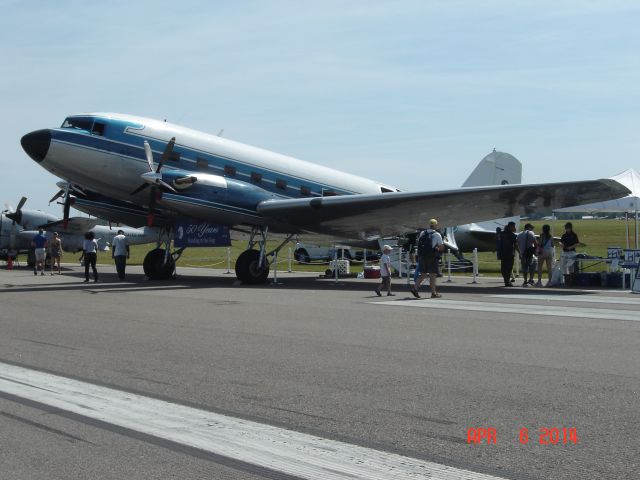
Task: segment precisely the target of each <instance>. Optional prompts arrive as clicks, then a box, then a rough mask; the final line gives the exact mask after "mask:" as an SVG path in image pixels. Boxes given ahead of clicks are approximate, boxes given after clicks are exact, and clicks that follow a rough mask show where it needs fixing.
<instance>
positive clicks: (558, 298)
mask: <svg viewBox="0 0 640 480" xmlns="http://www.w3.org/2000/svg"><path fill="white" fill-rule="evenodd" d="M487 297H491V298H505V299H508V298H513V299H514V300H529V301H531V300H544V301H547V302H577V303H608V304H613V305H636V306H637V307H639V308H640V298H639V297H635V298H625V297H605V296H598V295H539V294H537V293H532V294H531V295H524V294H522V295H520V294H516V295H509V294H500V295H487ZM638 314H639V315H640V312H638Z"/></svg>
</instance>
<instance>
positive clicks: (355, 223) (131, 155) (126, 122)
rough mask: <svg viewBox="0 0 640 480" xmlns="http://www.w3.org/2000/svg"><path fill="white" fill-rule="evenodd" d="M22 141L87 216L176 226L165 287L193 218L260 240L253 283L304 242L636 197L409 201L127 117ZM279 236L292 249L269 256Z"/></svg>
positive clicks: (467, 195)
mask: <svg viewBox="0 0 640 480" xmlns="http://www.w3.org/2000/svg"><path fill="white" fill-rule="evenodd" d="M21 143H22V147H23V148H24V150H25V152H27V154H28V155H29V156H30V157H31V158H32V159H33V160H35V161H36V162H38V163H39V164H40V165H41V166H42V167H43V168H45V169H47V170H48V171H50V172H51V173H53V174H54V175H56V176H58V177H60V178H62V179H64V180H65V181H66V182H68V185H69V187H68V188H66V190H65V192H64V196H65V202H68V201H70V198H71V197H72V196H73V195H74V192H76V196H77V199H76V202H75V205H74V206H75V208H78V209H81V210H84V211H87V212H88V213H92V214H94V215H96V216H99V217H102V218H107V219H109V220H112V221H114V222H122V223H126V224H128V225H132V226H136V225H143V224H144V223H145V217H148V222H149V223H153V224H154V225H162V226H163V227H165V233H166V235H164V238H163V239H162V240H161V239H159V240H158V246H160V244H161V243H164V244H165V249H164V250H163V249H161V248H156V249H155V250H152V251H151V252H149V254H148V255H147V258H146V259H145V272H146V273H147V275H148V276H150V277H157V278H161V277H165V276H168V275H171V274H172V273H173V270H174V264H173V260H174V256H173V255H172V254H170V245H171V231H172V229H173V225H174V223H175V222H176V220H178V219H180V218H181V217H191V218H197V219H201V220H205V221H208V222H211V223H217V224H224V225H229V226H230V227H231V228H232V229H234V230H235V231H239V232H245V233H249V234H250V237H249V242H248V248H247V250H245V251H244V252H243V253H242V254H241V255H240V256H239V257H238V260H237V262H236V265H235V270H236V275H237V277H238V278H239V279H240V280H241V281H242V282H243V283H261V282H264V281H265V280H266V278H267V276H268V273H269V263H270V259H272V258H273V256H274V254H276V253H277V251H278V250H279V249H280V248H282V247H283V246H284V245H285V244H286V243H287V242H288V241H290V240H292V239H293V237H294V236H297V235H308V236H313V237H317V236H321V237H325V238H326V237H330V238H333V239H336V241H339V242H340V243H341V244H352V245H359V246H362V247H366V248H376V247H377V240H378V239H379V238H381V237H390V236H394V235H399V234H402V233H406V232H411V231H415V230H416V228H418V227H420V226H423V225H425V224H426V223H427V222H428V220H429V218H431V217H437V218H438V219H439V220H440V221H441V224H443V225H461V224H465V223H471V222H477V221H482V220H490V219H492V218H502V217H509V216H514V215H529V214H531V213H532V212H534V211H537V210H545V211H550V210H551V209H552V208H559V207H565V206H570V205H578V204H583V203H591V202H595V201H601V200H605V199H609V198H619V197H622V196H624V195H626V194H627V193H628V190H627V189H626V188H625V187H624V186H622V185H621V184H619V183H618V182H615V181H613V180H608V179H602V180H591V181H580V182H562V183H549V184H537V185H503V186H492V187H473V188H461V189H456V190H446V191H435V192H405V191H401V190H400V189H398V188H396V187H393V186H390V185H385V184H383V183H380V182H376V181H374V180H370V179H367V178H363V177H359V176H356V175H351V174H348V173H345V172H341V171H338V170H334V169H330V168H326V167H323V166H320V165H316V164H313V163H309V162H305V161H302V160H298V159H295V158H292V157H288V156H285V155H281V154H278V153H274V152H270V151H267V150H262V149H260V148H256V147H252V146H249V145H244V144H241V143H238V142H234V141H231V140H228V139H226V138H221V137H219V136H215V135H210V134H207V133H202V132H198V131H195V130H191V129H188V128H184V127H181V126H178V125H173V124H171V123H167V122H163V121H159V120H153V119H149V118H142V117H136V116H131V115H122V114H115V113H91V114H81V115H72V116H69V117H67V118H66V119H65V120H64V122H63V123H62V125H61V126H60V127H59V128H50V129H43V130H36V131H34V132H31V133H28V134H26V135H25V136H24V137H22V140H21ZM141 182H142V184H141ZM145 188H148V190H149V191H148V192H143V190H145ZM272 234H284V235H285V239H284V241H283V242H282V243H281V244H280V245H279V246H278V247H277V248H276V249H274V250H273V251H269V252H268V251H267V249H266V242H267V239H268V237H269V236H270V235H272Z"/></svg>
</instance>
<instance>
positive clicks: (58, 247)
mask: <svg viewBox="0 0 640 480" xmlns="http://www.w3.org/2000/svg"><path fill="white" fill-rule="evenodd" d="M60 257H62V240H61V239H60V236H59V235H58V232H53V240H51V275H53V268H54V267H55V266H56V264H58V275H60V274H62V269H61V268H60Z"/></svg>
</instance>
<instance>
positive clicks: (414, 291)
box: [409, 287, 420, 298]
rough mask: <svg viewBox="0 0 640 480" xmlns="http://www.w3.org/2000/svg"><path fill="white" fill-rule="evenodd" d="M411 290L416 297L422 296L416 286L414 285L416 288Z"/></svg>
mask: <svg viewBox="0 0 640 480" xmlns="http://www.w3.org/2000/svg"><path fill="white" fill-rule="evenodd" d="M409 291H410V292H411V293H412V294H413V296H414V297H416V298H420V294H419V293H418V291H417V290H416V289H415V287H414V288H411V289H410V290H409Z"/></svg>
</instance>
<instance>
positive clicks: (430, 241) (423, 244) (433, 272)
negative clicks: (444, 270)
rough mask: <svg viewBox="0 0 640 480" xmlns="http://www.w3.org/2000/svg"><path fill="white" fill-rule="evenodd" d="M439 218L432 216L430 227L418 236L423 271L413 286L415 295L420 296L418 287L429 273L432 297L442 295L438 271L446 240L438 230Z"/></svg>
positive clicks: (412, 290) (412, 289) (412, 291)
mask: <svg viewBox="0 0 640 480" xmlns="http://www.w3.org/2000/svg"><path fill="white" fill-rule="evenodd" d="M437 228H438V220H436V219H435V218H432V219H431V220H429V228H427V229H426V230H424V231H423V232H422V233H421V234H420V236H419V237H418V255H419V256H420V268H421V269H422V273H421V274H420V277H418V281H417V282H415V285H414V286H413V287H412V288H411V293H412V294H413V296H414V297H416V298H420V294H419V293H418V289H419V288H420V285H421V284H422V282H423V281H424V279H425V278H427V275H429V286H430V287H431V298H440V297H442V295H440V294H439V293H438V291H437V289H436V281H437V278H438V273H440V265H439V263H438V262H439V259H440V258H439V257H440V253H441V252H442V251H443V250H444V242H443V241H442V235H440V233H439V232H438V231H437Z"/></svg>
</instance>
